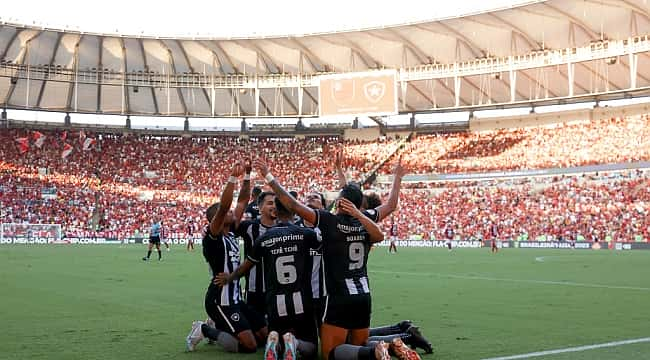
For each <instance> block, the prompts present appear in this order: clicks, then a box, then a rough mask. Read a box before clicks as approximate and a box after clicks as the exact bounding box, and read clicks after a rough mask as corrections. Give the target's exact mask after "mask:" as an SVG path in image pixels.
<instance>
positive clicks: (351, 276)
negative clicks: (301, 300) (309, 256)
mask: <svg viewBox="0 0 650 360" xmlns="http://www.w3.org/2000/svg"><path fill="white" fill-rule="evenodd" d="M318 227H319V228H320V230H321V232H322V236H323V263H324V267H325V285H326V291H327V293H328V294H332V295H358V294H369V293H370V289H369V286H368V273H367V267H366V266H367V263H368V253H369V251H370V245H371V244H370V238H369V235H368V232H367V231H366V229H365V228H364V227H363V225H362V224H361V223H360V222H359V220H357V219H355V218H353V217H351V216H348V215H342V214H338V215H333V214H331V213H328V212H325V211H319V219H318Z"/></svg>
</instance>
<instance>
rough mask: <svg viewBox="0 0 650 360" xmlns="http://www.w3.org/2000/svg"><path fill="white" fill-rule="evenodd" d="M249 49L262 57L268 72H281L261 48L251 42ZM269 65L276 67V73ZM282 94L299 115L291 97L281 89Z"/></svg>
mask: <svg viewBox="0 0 650 360" xmlns="http://www.w3.org/2000/svg"><path fill="white" fill-rule="evenodd" d="M240 45H241V46H247V45H243V44H240ZM249 48H252V50H254V51H255V53H256V54H257V56H258V57H261V59H262V62H263V63H264V67H265V68H266V70H267V71H268V72H269V73H274V72H275V73H279V72H280V67H279V66H278V64H276V63H275V62H274V61H273V60H271V57H270V56H269V55H268V54H267V53H266V51H264V50H262V49H261V48H260V47H259V46H257V45H256V44H254V43H252V42H251V45H250V47H249ZM269 63H270V64H271V65H273V67H275V71H272V70H271V68H270V67H269ZM280 92H281V93H282V97H283V98H284V100H285V101H287V102H288V103H289V105H291V107H292V108H293V110H294V111H295V112H296V114H297V113H298V107H297V106H296V105H295V104H294V103H293V101H291V99H290V98H289V96H287V94H286V93H285V92H284V89H280Z"/></svg>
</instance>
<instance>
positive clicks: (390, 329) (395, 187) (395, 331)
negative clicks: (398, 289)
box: [334, 150, 433, 354]
mask: <svg viewBox="0 0 650 360" xmlns="http://www.w3.org/2000/svg"><path fill="white" fill-rule="evenodd" d="M343 160H344V158H343V151H342V150H339V151H337V152H336V154H335V161H334V165H335V167H336V172H337V174H338V178H339V185H340V187H341V188H343V186H345V184H346V181H347V179H346V178H345V173H344V171H343V168H342V164H343ZM404 175H406V170H405V169H404V167H403V166H402V158H401V157H400V158H398V160H397V163H396V164H395V167H394V168H393V183H392V186H391V190H390V193H389V195H388V201H387V202H386V203H385V204H382V202H381V198H380V197H379V196H378V195H377V194H376V193H372V194H364V195H363V205H362V210H363V211H362V212H363V214H364V215H365V216H367V217H368V218H370V219H371V220H373V221H375V222H377V223H379V222H381V221H382V220H383V219H385V218H386V217H388V216H389V215H390V214H392V213H393V212H394V211H395V210H396V209H397V206H398V205H399V193H400V188H401V185H402V179H403V178H404ZM396 225H397V224H395V222H394V221H393V225H392V226H391V246H390V248H389V252H390V250H391V249H393V248H394V250H395V252H397V247H396V246H395V243H394V237H395V235H396V234H397V231H396V230H397V229H395V227H396ZM369 334H370V337H371V340H373V339H374V340H381V339H383V340H385V341H390V337H391V336H399V337H400V338H401V339H402V340H404V342H406V343H407V344H408V345H410V346H412V347H413V348H421V349H423V350H424V351H425V352H426V353H427V354H431V353H433V347H432V346H431V343H430V342H429V341H428V340H427V339H426V338H425V337H424V336H423V335H422V333H421V332H420V329H419V327H417V326H414V325H413V324H412V322H411V321H409V320H403V321H400V322H399V323H397V324H395V325H387V326H381V327H377V328H371V329H370V331H369Z"/></svg>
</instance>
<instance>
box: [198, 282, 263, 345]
mask: <svg viewBox="0 0 650 360" xmlns="http://www.w3.org/2000/svg"><path fill="white" fill-rule="evenodd" d="M216 294H217V292H216V291H210V290H208V293H207V294H206V295H205V311H206V312H207V313H208V316H209V317H210V318H211V319H212V320H214V324H215V327H216V328H217V329H219V330H222V331H225V332H227V333H229V334H231V335H234V336H237V334H239V333H240V332H242V331H246V330H252V331H253V332H256V331H258V330H260V329H261V328H263V327H265V326H266V320H265V319H264V318H263V317H261V316H259V315H258V314H257V312H256V311H254V310H252V309H251V308H250V307H248V305H246V304H244V303H238V304H235V305H228V306H221V305H219V302H220V300H221V298H220V297H217V296H214V295H216Z"/></svg>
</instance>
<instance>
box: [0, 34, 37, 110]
mask: <svg viewBox="0 0 650 360" xmlns="http://www.w3.org/2000/svg"><path fill="white" fill-rule="evenodd" d="M42 33H43V31H42V30H41V31H38V32H37V33H36V34H34V36H32V37H30V38H29V39H27V41H25V47H23V49H22V50H21V53H20V54H18V60H17V61H16V65H22V64H23V63H24V62H25V59H26V58H27V53H28V52H29V45H30V44H31V42H32V40H34V39H35V38H36V37H38V36H39V35H40V34H42ZM17 84H18V81H16V83H13V84H11V85H10V86H9V91H7V95H5V100H4V102H3V104H5V105H6V104H8V103H9V100H11V96H12V95H13V94H14V90H16V85H17ZM27 86H29V84H27Z"/></svg>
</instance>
